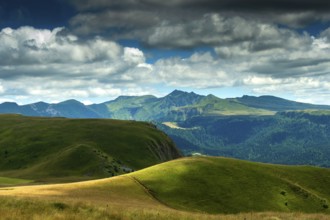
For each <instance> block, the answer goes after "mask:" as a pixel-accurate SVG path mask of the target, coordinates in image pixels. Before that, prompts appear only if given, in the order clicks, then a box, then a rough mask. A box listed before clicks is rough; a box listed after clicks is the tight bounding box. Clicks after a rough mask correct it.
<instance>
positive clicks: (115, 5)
mask: <svg viewBox="0 0 330 220" xmlns="http://www.w3.org/2000/svg"><path fill="white" fill-rule="evenodd" d="M72 2H73V3H74V5H75V6H76V7H77V8H78V9H80V10H90V9H94V10H95V9H101V8H105V7H108V8H112V9H118V10H120V9H129V8H135V9H136V8H154V9H160V8H161V7H163V8H164V7H165V8H182V9H195V10H201V9H206V10H208V11H215V10H216V11H226V10H234V11H240V10H243V11H246V10H250V11H258V10H272V11H274V10H278V11H311V10H312V11H329V10H330V2H329V1H327V0H313V1H311V0H267V1H265V0H167V1H159V0H140V1H138V0H121V1H118V0H113V1H107V0H72Z"/></svg>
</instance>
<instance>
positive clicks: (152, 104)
mask: <svg viewBox="0 0 330 220" xmlns="http://www.w3.org/2000/svg"><path fill="white" fill-rule="evenodd" d="M89 108H91V109H93V110H94V111H95V112H98V113H99V114H100V115H102V117H111V118H117V119H133V120H140V121H162V122H164V121H184V120H187V119H189V118H192V117H195V116H206V115H215V116H218V115H271V114H274V113H273V112H272V111H269V110H263V109H256V108H251V107H248V106H245V105H243V104H241V103H239V102H236V101H233V100H226V99H220V98H218V97H216V96H213V95H208V96H202V95H198V94H195V93H193V92H190V93H188V92H183V91H179V90H174V91H173V92H172V93H170V94H168V95H167V96H164V97H161V98H156V97H154V96H140V97H136V96H121V97H119V98H117V99H115V100H113V101H110V102H106V103H103V104H98V105H91V106H89Z"/></svg>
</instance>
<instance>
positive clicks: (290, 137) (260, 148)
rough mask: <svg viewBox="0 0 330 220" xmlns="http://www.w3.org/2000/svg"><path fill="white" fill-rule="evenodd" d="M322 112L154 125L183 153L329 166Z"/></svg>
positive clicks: (327, 124)
mask: <svg viewBox="0 0 330 220" xmlns="http://www.w3.org/2000/svg"><path fill="white" fill-rule="evenodd" d="M323 112H324V111H323ZM323 112H319V111H317V112H316V113H317V114H316V113H315V114H314V113H313V114H310V113H307V112H305V111H303V112H283V113H277V114H276V115H274V116H230V117H215V116H209V117H194V118H192V119H189V120H186V121H185V122H182V123H178V126H179V127H181V129H176V128H173V127H172V128H171V127H169V126H166V125H164V124H160V123H159V124H157V127H158V128H159V129H161V130H163V131H164V132H166V133H167V134H168V135H169V136H170V137H171V138H172V139H173V140H174V141H175V143H176V144H177V146H179V147H180V149H181V150H182V151H183V152H184V153H185V154H187V155H188V154H191V153H194V152H198V153H202V154H207V155H213V156H225V157H235V158H240V159H244V160H252V161H259V162H268V163H277V164H304V165H316V166H324V167H330V158H329V156H328V155H329V154H330V147H329V146H330V115H327V114H321V113H323ZM185 128H193V129H185Z"/></svg>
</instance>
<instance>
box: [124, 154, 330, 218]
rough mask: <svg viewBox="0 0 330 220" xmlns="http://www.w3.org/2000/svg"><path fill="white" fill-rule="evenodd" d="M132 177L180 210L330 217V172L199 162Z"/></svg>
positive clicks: (170, 165) (188, 161)
mask: <svg viewBox="0 0 330 220" xmlns="http://www.w3.org/2000/svg"><path fill="white" fill-rule="evenodd" d="M130 175H131V176H133V177H134V178H136V180H137V182H139V183H140V184H142V185H143V186H144V187H145V188H147V189H148V190H149V192H150V193H151V194H152V195H153V196H154V197H155V198H157V199H158V200H160V201H161V202H163V203H164V204H167V205H168V206H170V207H172V208H175V209H180V210H186V211H199V212H207V213H239V212H251V211H256V212H265V211H280V212H289V211H290V212H291V211H297V212H307V213H314V212H325V213H330V211H329V201H330V188H329V187H328V186H329V185H330V170H329V169H322V168H316V167H307V166H300V167H299V166H279V165H269V164H261V163H253V162H246V161H240V160H235V159H226V158H212V157H193V158H184V159H179V160H174V161H170V162H167V163H163V164H159V165H156V166H153V167H150V168H147V169H144V170H141V171H138V172H135V173H132V174H130Z"/></svg>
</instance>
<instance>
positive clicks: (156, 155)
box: [0, 115, 180, 181]
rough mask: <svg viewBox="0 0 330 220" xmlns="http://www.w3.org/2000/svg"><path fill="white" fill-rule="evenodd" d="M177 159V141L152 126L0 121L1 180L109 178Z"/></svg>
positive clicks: (13, 117)
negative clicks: (9, 178) (8, 178)
mask: <svg viewBox="0 0 330 220" xmlns="http://www.w3.org/2000/svg"><path fill="white" fill-rule="evenodd" d="M179 156H180V153H179V152H178V150H177V149H176V147H175V146H174V144H173V142H172V141H171V140H170V139H169V138H168V137H167V136H166V135H165V134H164V133H162V132H160V131H159V130H157V129H156V128H155V127H154V126H153V125H152V124H150V123H145V122H133V121H119V120H106V119H65V118H31V117H23V116H19V115H1V116H0V157H1V160H0V176H9V177H22V178H27V179H33V180H44V179H53V181H54V178H55V177H56V178H60V179H61V178H65V179H67V180H71V179H76V178H77V179H90V178H96V177H109V176H114V175H118V174H122V173H127V172H131V171H133V170H137V169H141V168H145V167H148V166H151V165H154V164H157V163H160V162H164V161H167V160H171V159H173V158H177V157H179ZM60 179H59V181H62V180H60Z"/></svg>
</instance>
